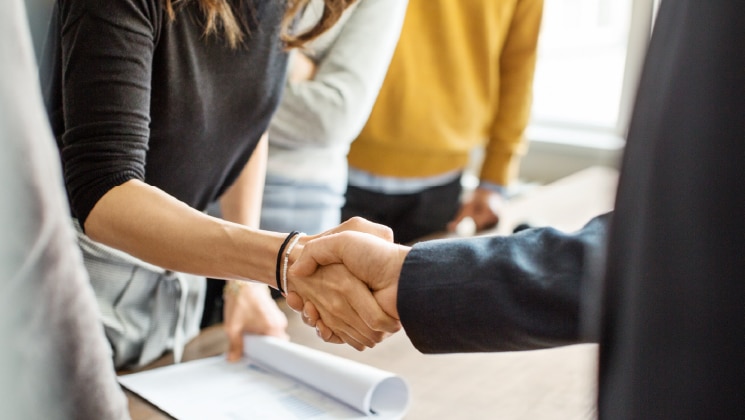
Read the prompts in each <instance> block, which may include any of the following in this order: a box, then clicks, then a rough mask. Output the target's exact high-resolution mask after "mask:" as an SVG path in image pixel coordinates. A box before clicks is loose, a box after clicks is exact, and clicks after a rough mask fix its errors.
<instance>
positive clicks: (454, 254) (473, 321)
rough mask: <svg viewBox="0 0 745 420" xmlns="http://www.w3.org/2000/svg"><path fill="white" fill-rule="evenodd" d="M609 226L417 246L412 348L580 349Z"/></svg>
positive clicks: (403, 299)
mask: <svg viewBox="0 0 745 420" xmlns="http://www.w3.org/2000/svg"><path fill="white" fill-rule="evenodd" d="M609 219H610V214H606V215H602V216H599V217H597V218H595V219H593V220H591V221H590V222H589V223H588V224H587V225H585V226H584V227H583V228H582V229H581V230H579V231H577V232H574V233H564V232H560V231H558V230H556V229H553V228H537V229H529V230H526V231H523V232H520V233H518V234H514V235H511V236H491V237H478V238H469V239H446V240H437V241H428V242H423V243H420V244H417V245H415V246H414V247H413V248H412V250H411V252H410V253H409V255H408V257H407V258H406V261H405V262H404V266H403V269H402V271H401V278H400V283H399V289H398V311H399V314H400V316H401V322H402V324H403V326H404V329H405V330H406V333H407V335H408V336H409V338H410V339H411V342H412V343H413V344H414V346H415V347H416V348H417V349H418V350H420V351H422V352H424V353H453V352H480V351H506V350H529V349H539V348H546V347H553V346H559V345H565V344H572V343H577V342H580V341H581V338H580V336H581V334H580V307H581V305H580V296H581V295H582V293H583V290H584V287H583V282H584V281H585V279H584V277H585V274H586V271H591V270H588V268H590V267H592V266H594V264H593V260H594V259H595V258H596V257H597V256H596V255H595V254H596V252H597V251H598V250H600V249H603V245H604V243H605V237H606V231H607V226H608V223H609ZM588 281H595V279H592V280H589V279H588Z"/></svg>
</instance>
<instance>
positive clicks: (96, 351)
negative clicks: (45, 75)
mask: <svg viewBox="0 0 745 420" xmlns="http://www.w3.org/2000/svg"><path fill="white" fill-rule="evenodd" d="M0 148H2V153H0V192H1V193H2V199H0V238H2V240H1V241H0V286H1V287H0V337H2V345H0V411H2V414H0V416H1V417H2V418H4V419H61V420H66V419H76V420H87V419H91V420H109V419H126V418H128V417H129V414H128V412H127V401H126V398H125V397H124V394H123V393H122V391H121V388H120V387H119V385H118V384H117V383H116V378H115V374H114V367H113V365H112V362H111V350H110V348H109V346H108V344H107V343H106V339H105V337H104V333H103V328H102V327H101V324H100V322H99V321H98V317H97V311H96V303H95V299H94V296H93V292H92V290H91V288H90V286H89V284H88V278H87V275H86V272H85V269H84V267H83V263H82V259H81V256H80V252H79V251H78V248H77V247H76V246H75V237H74V233H73V229H72V226H71V225H70V219H69V217H68V216H67V214H68V211H69V210H68V206H67V203H66V199H65V196H64V193H63V187H62V179H61V169H60V165H59V157H58V154H57V151H56V148H55V146H54V140H53V138H52V135H51V132H50V130H49V127H48V123H47V120H46V116H45V114H44V110H43V106H42V102H41V94H40V92H39V86H38V83H37V73H36V67H35V63H34V58H33V50H32V46H31V39H30V36H29V29H28V23H27V21H26V16H25V12H24V6H23V2H22V0H3V1H2V2H1V3H0Z"/></svg>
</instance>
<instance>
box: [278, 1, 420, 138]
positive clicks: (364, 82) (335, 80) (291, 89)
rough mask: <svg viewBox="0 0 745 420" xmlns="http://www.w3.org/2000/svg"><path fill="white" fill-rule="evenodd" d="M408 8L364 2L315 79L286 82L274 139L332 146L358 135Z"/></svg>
mask: <svg viewBox="0 0 745 420" xmlns="http://www.w3.org/2000/svg"><path fill="white" fill-rule="evenodd" d="M405 11H406V1H404V0H376V1H374V2H359V4H358V5H357V6H356V8H355V9H353V10H351V11H350V12H351V13H352V14H351V16H349V18H348V20H347V21H346V22H343V25H344V26H343V28H342V29H341V31H340V33H339V35H338V37H337V39H336V40H335V41H334V43H333V45H332V46H331V47H330V49H329V50H328V51H325V54H324V55H323V59H322V60H321V61H319V62H318V63H317V68H316V72H315V74H314V75H313V78H312V80H307V81H303V82H299V83H289V84H288V85H287V87H286V90H285V92H284V94H283V98H282V103H281V104H280V107H279V109H278V110H277V113H276V114H275V115H274V119H273V120H272V125H271V127H270V137H271V141H272V144H277V145H280V146H283V147H308V146H315V147H328V146H333V145H348V144H349V143H350V142H351V141H352V140H354V138H355V137H356V136H357V134H358V133H359V131H360V130H361V129H362V127H363V125H364V124H365V122H366V121H367V118H368V116H369V114H370V111H371V109H372V107H373V104H374V102H375V99H376V98H377V94H378V91H379V90H380V86H381V84H382V83H383V79H384V78H385V74H386V71H387V69H388V65H389V63H390V60H391V57H392V55H393V51H394V49H395V46H396V43H397V41H398V38H399V35H400V33H401V25H402V22H403V16H404V13H405ZM298 116H303V117H302V118H299V117H298Z"/></svg>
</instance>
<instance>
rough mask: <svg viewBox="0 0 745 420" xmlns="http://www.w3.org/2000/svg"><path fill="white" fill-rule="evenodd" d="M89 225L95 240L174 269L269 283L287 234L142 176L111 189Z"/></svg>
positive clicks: (94, 212)
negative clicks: (205, 209)
mask: <svg viewBox="0 0 745 420" xmlns="http://www.w3.org/2000/svg"><path fill="white" fill-rule="evenodd" d="M85 228H86V233H87V234H88V235H89V236H90V237H91V239H93V240H96V241H99V242H101V243H103V244H105V245H108V246H111V247H113V248H117V249H120V250H122V251H125V252H127V253H129V254H131V255H133V256H135V257H137V258H139V259H141V260H143V261H146V262H149V263H151V264H154V265H158V266H160V267H163V268H166V269H169V270H173V271H180V272H186V273H192V274H196V275H202V276H205V277H213V278H223V279H236V280H256V281H260V282H262V283H266V284H269V285H274V284H275V280H274V270H275V264H276V255H277V250H278V249H279V246H280V244H281V242H282V240H283V239H284V236H285V235H284V234H281V233H271V232H266V231H259V230H257V229H253V228H250V227H247V226H243V225H240V224H236V223H232V222H229V221H225V220H221V219H218V218H214V217H211V216H209V215H207V214H204V213H202V212H200V211H198V210H195V209H193V208H191V207H189V206H188V205H186V204H184V203H183V202H180V201H178V200H176V199H175V198H173V197H172V196H170V195H168V194H166V193H165V192H163V191H162V190H160V189H158V188H155V187H153V186H150V185H147V184H145V183H143V182H141V181H137V180H131V181H128V182H126V183H124V184H122V185H120V186H118V187H115V188H113V189H111V190H109V191H108V192H107V193H106V194H105V195H104V196H103V197H102V198H101V199H100V200H99V201H98V202H97V203H96V205H95V206H94V208H93V210H92V211H91V213H90V215H89V217H88V219H87V220H86V222H85Z"/></svg>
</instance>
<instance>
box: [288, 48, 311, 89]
mask: <svg viewBox="0 0 745 420" xmlns="http://www.w3.org/2000/svg"><path fill="white" fill-rule="evenodd" d="M315 75H316V63H315V62H314V61H313V60H311V59H310V58H309V57H308V56H307V55H305V54H303V53H302V52H300V51H295V52H294V53H293V54H292V58H291V59H290V68H289V69H288V75H287V78H288V80H289V81H290V83H299V82H305V81H308V80H313V77H315Z"/></svg>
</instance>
